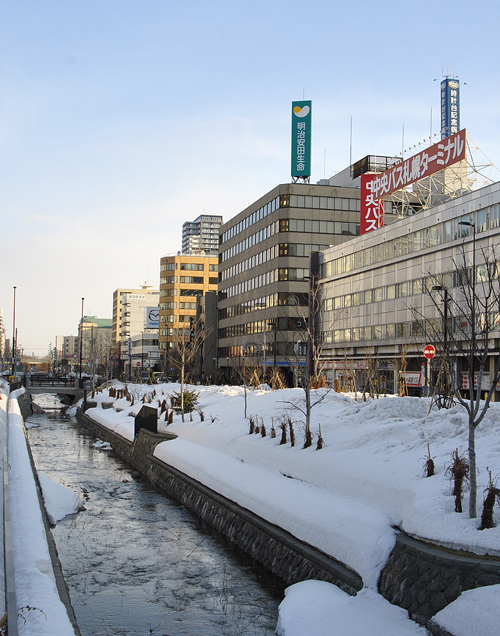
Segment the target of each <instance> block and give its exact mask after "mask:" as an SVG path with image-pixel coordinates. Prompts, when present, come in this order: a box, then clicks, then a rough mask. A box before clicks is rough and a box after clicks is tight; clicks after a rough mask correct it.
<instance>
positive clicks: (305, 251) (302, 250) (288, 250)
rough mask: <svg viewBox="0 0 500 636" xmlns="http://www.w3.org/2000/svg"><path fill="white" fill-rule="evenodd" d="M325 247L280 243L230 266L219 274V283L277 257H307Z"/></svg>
mask: <svg viewBox="0 0 500 636" xmlns="http://www.w3.org/2000/svg"><path fill="white" fill-rule="evenodd" d="M327 247H328V246H327V245H315V244H302V243H280V244H279V245H274V246H273V247H270V248H269V249H267V250H264V251H263V252H259V254H255V255H254V256H250V257H249V258H246V259H245V260H244V261H241V262H239V263H236V264H235V265H231V267H228V268H227V269H225V270H224V271H222V272H221V273H220V274H219V277H220V278H219V279H220V282H224V281H226V280H229V279H231V278H233V277H234V276H238V274H242V273H243V272H246V271H248V270H251V269H254V268H255V267H258V266H259V265H262V264H263V263H267V262H269V261H271V260H274V259H275V258H276V257H278V256H307V257H308V256H309V252H319V251H321V250H324V249H326V248H327Z"/></svg>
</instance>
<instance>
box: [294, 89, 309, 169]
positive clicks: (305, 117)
mask: <svg viewBox="0 0 500 636" xmlns="http://www.w3.org/2000/svg"><path fill="white" fill-rule="evenodd" d="M310 176H311V102H310V101H306V102H292V177H310Z"/></svg>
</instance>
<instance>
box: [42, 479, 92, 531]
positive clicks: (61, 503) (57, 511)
mask: <svg viewBox="0 0 500 636" xmlns="http://www.w3.org/2000/svg"><path fill="white" fill-rule="evenodd" d="M38 481H39V483H40V487H41V489H42V495H43V501H44V504H45V510H46V512H47V516H48V518H49V523H50V524H52V525H54V526H55V525H56V523H57V522H58V521H61V519H64V517H66V516H67V515H72V514H75V512H78V511H79V510H82V509H83V504H82V502H81V501H80V498H79V497H78V495H77V494H76V493H75V492H73V491H72V490H70V489H69V488H66V486H63V485H62V484H56V483H55V482H54V481H52V479H50V477H47V475H45V474H44V473H42V472H38Z"/></svg>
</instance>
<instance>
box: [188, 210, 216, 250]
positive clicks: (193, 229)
mask: <svg viewBox="0 0 500 636" xmlns="http://www.w3.org/2000/svg"><path fill="white" fill-rule="evenodd" d="M221 225H222V216H219V215H210V214H202V215H200V216H199V217H198V218H197V219H195V220H194V221H186V222H185V223H184V224H183V226H182V253H183V254H203V253H204V254H205V255H206V256H217V254H218V249H219V228H220V226H221Z"/></svg>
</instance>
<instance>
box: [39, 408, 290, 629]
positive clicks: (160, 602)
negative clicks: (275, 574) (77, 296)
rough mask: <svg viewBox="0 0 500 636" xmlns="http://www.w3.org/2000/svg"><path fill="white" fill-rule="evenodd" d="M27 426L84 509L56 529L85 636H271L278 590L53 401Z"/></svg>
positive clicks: (53, 474) (50, 470) (48, 470)
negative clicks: (78, 498)
mask: <svg viewBox="0 0 500 636" xmlns="http://www.w3.org/2000/svg"><path fill="white" fill-rule="evenodd" d="M40 403H41V404H42V405H43V407H44V408H45V409H46V413H45V414H40V415H33V416H31V417H30V418H29V419H28V421H27V426H29V429H28V436H29V440H30V445H31V449H32V453H33V456H34V459H35V463H36V466H37V470H39V471H41V472H43V473H45V474H46V475H48V476H49V477H50V478H51V479H52V480H53V481H55V482H56V483H61V484H63V485H65V486H67V487H69V488H71V489H72V490H74V491H75V492H77V493H78V495H79V496H80V498H81V499H82V501H83V503H84V505H85V508H86V510H85V511H83V512H80V513H78V514H76V515H70V516H67V517H66V518H65V519H63V520H62V521H60V522H58V524H57V525H56V527H55V528H53V530H52V532H53V534H54V538H55V540H56V543H57V550H58V552H59V558H60V560H61V563H62V566H63V570H64V575H65V578H66V582H67V584H68V587H69V591H70V596H71V601H72V604H73V607H74V610H75V614H76V617H77V621H78V625H79V627H80V630H81V633H82V636H91V635H92V636H94V635H96V636H97V635H98V636H115V635H116V636H118V635H120V636H125V635H127V636H145V635H146V634H153V635H155V636H212V635H213V636H226V635H227V636H239V635H243V634H244V635H248V636H270V635H271V634H274V633H275V627H276V623H277V616H278V605H279V602H280V601H281V599H282V598H283V587H282V586H281V584H280V583H279V582H278V581H277V580H275V579H274V578H272V577H269V576H267V575H266V574H264V573H263V572H261V571H259V570H258V568H257V567H256V566H255V565H254V564H252V563H251V562H250V561H249V560H248V559H247V558H246V557H244V556H243V555H241V553H239V552H236V551H235V550H233V549H231V548H230V547H229V546H227V545H226V544H224V542H223V540H222V539H221V538H219V537H218V536H216V535H215V534H214V533H212V532H211V531H210V529H209V528H207V527H206V526H205V525H204V524H203V523H202V522H201V521H199V520H198V519H197V518H196V517H195V516H194V515H192V514H191V513H190V512H189V511H188V510H186V509H185V508H184V507H183V506H181V505H179V504H178V503H176V502H174V501H173V500H171V499H169V498H168V497H166V496H164V495H162V494H160V493H158V492H157V491H155V489H154V487H153V486H152V485H151V484H150V483H149V482H148V481H147V480H145V479H144V478H141V477H138V476H137V473H135V472H134V471H133V470H132V469H131V468H129V467H128V466H127V465H126V464H125V463H124V462H123V461H122V460H121V459H120V458H119V457H117V456H116V455H115V454H114V453H113V452H112V451H109V450H108V451H106V450H103V449H101V448H96V447H95V446H94V445H93V444H94V443H95V441H96V440H95V438H93V437H92V436H91V435H89V434H88V433H87V432H86V431H85V430H84V429H81V428H80V427H79V426H78V424H77V423H76V421H75V420H74V418H70V417H68V416H64V415H62V414H61V413H60V411H59V410H58V409H54V410H52V409H48V408H47V404H49V406H53V407H55V406H58V405H59V404H58V400H57V399H56V398H55V397H54V396H51V397H50V398H49V399H47V398H45V399H44V400H43V402H40Z"/></svg>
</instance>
